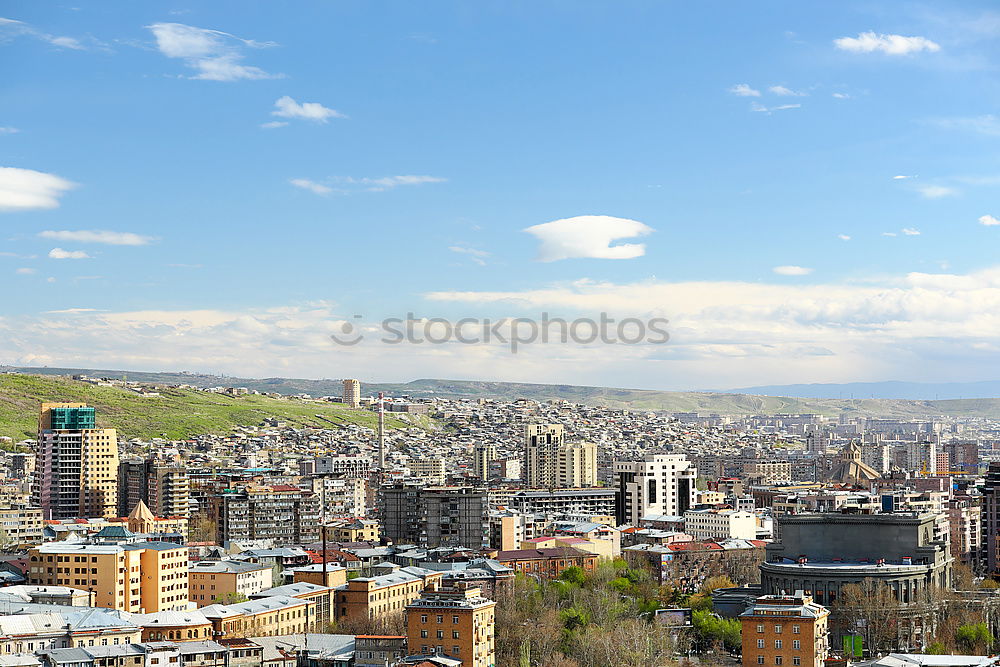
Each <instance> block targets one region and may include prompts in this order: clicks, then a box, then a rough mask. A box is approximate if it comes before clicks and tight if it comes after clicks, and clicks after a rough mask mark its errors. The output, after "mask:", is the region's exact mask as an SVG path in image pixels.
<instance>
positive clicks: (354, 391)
mask: <svg viewBox="0 0 1000 667" xmlns="http://www.w3.org/2000/svg"><path fill="white" fill-rule="evenodd" d="M342 400H343V401H344V405H346V406H347V407H349V408H356V407H359V406H360V405H361V382H359V381H358V380H353V379H347V380H344V396H343V398H342Z"/></svg>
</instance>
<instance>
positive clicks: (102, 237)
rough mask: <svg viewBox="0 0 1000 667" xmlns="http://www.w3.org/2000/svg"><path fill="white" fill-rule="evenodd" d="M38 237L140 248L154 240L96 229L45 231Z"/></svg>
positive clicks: (138, 235) (131, 234) (129, 233)
mask: <svg viewBox="0 0 1000 667" xmlns="http://www.w3.org/2000/svg"><path fill="white" fill-rule="evenodd" d="M38 236H39V237H40V238H43V239H50V240H52V241H70V242H74V243H101V244H104V245H124V246H140V245H149V244H150V243H152V242H153V241H155V240H156V238H155V237H153V236H142V235H141V234H133V233H132V232H110V231H107V230H98V229H80V230H76V231H70V230H62V231H56V230H46V231H44V232H39V233H38Z"/></svg>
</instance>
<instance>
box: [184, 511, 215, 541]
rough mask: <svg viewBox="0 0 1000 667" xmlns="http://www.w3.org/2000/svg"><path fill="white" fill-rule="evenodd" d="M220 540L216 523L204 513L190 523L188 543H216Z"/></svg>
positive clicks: (193, 518)
mask: <svg viewBox="0 0 1000 667" xmlns="http://www.w3.org/2000/svg"><path fill="white" fill-rule="evenodd" d="M217 538H218V535H217V531H216V526H215V521H214V520H213V519H212V517H210V516H208V515H207V514H204V513H199V514H196V515H194V516H193V517H191V520H190V521H188V542H215V541H216V539H217Z"/></svg>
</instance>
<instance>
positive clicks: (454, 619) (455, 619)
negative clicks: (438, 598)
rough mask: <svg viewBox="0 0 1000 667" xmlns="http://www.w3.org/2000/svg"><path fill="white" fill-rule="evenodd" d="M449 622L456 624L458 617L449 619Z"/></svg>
mask: <svg viewBox="0 0 1000 667" xmlns="http://www.w3.org/2000/svg"><path fill="white" fill-rule="evenodd" d="M451 622H452V623H456V624H457V623H458V616H452V617H451Z"/></svg>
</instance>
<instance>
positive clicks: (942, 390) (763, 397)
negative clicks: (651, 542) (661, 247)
mask: <svg viewBox="0 0 1000 667" xmlns="http://www.w3.org/2000/svg"><path fill="white" fill-rule="evenodd" d="M0 371H7V372H15V373H28V374H35V375H76V374H83V375H89V376H91V377H113V378H119V379H120V378H123V377H124V378H127V379H129V380H133V381H136V382H144V383H158V384H188V385H192V386H195V387H216V386H224V387H247V388H248V389H254V390H257V391H261V392H275V393H279V394H284V395H295V394H310V395H312V396H339V395H340V394H341V381H340V380H339V379H324V380H309V379H301V378H299V379H296V378H237V377H227V376H217V375H207V374H201V373H149V372H138V371H121V370H100V369H80V368H27V367H2V366H0ZM990 387H995V388H996V389H995V390H992V391H991V390H990ZM361 390H362V395H374V394H375V393H377V392H379V391H384V392H386V393H387V394H389V395H391V396H411V397H414V398H428V397H434V396H437V397H441V398H495V399H502V400H514V399H517V398H527V399H533V400H542V401H544V400H551V399H562V400H567V401H571V402H575V403H583V404H587V405H606V406H609V407H618V408H628V409H634V410H663V411H667V412H699V413H702V414H710V413H717V414H722V415H734V416H735V415H749V414H787V413H817V414H824V415H828V416H838V415H842V414H846V415H849V416H868V417H898V418H918V417H933V416H947V415H951V416H967V417H990V418H998V419H1000V398H991V396H1000V382H993V383H991V382H977V383H954V384H929V383H928V384H921V383H906V382H882V383H852V384H841V385H831V384H827V385H787V386H783V387H782V386H771V387H749V388H745V389H735V390H728V391H725V392H721V391H702V392H684V391H653V390H645V389H616V388H610V387H587V386H578V385H553V384H527V383H516V382H479V381H469V380H437V379H421V380H413V381H412V382H405V383H396V384H378V383H369V382H362V389H361ZM786 390H787V391H786ZM974 390H975V391H974ZM918 392H922V393H918ZM852 395H853V397H852ZM871 396H874V398H870V397H871ZM934 396H938V397H939V398H938V399H937V400H935V399H934V398H933V397H934ZM2 400H3V396H0V401H2Z"/></svg>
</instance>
